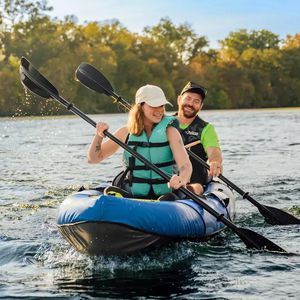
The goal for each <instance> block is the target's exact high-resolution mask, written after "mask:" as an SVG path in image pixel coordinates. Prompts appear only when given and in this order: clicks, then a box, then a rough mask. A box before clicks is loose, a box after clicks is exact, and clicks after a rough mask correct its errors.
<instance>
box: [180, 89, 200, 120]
mask: <svg viewBox="0 0 300 300" xmlns="http://www.w3.org/2000/svg"><path fill="white" fill-rule="evenodd" d="M202 106H203V103H202V97H201V95H199V94H197V93H193V92H186V93H184V94H183V95H182V96H179V97H178V110H179V115H183V116H184V117H185V118H194V117H195V116H196V115H197V114H198V112H199V111H200V110H201V108H202Z"/></svg>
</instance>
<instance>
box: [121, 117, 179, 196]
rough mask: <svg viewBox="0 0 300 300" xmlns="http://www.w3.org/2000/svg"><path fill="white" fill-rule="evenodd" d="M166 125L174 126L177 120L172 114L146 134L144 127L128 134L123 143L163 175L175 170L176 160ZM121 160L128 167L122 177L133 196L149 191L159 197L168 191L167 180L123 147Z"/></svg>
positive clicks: (145, 193) (147, 193) (149, 193)
mask: <svg viewBox="0 0 300 300" xmlns="http://www.w3.org/2000/svg"><path fill="white" fill-rule="evenodd" d="M169 126H173V127H175V128H178V121H177V119H176V118H175V117H172V116H164V117H163V118H162V120H161V121H160V122H159V123H158V124H156V125H155V126H154V127H153V129H152V132H151V136H150V137H149V138H148V137H147V134H146V132H145V131H143V132H142V134H141V135H134V134H129V137H128V141H127V144H128V145H129V146H130V147H131V148H133V149H134V150H136V151H137V152H138V153H139V154H141V155H142V156H143V157H144V158H146V159H147V160H148V161H150V162H151V163H152V164H154V165H156V166H157V167H158V168H160V169H161V170H162V171H163V172H165V173H166V174H167V175H169V176H172V175H173V174H174V173H176V163H175V161H174V157H173V153H172V150H171V148H170V145H169V141H168V138H167V128H168V127H169ZM123 160H124V164H125V166H126V169H127V170H126V171H128V173H127V176H126V177H127V180H128V183H129V189H130V192H131V194H132V195H133V196H134V197H147V196H148V195H151V194H153V193H154V195H155V196H157V197H159V196H161V195H164V194H166V193H169V192H171V191H172V190H171V189H170V188H169V187H168V185H167V180H165V179H163V178H162V177H161V176H160V175H158V174H157V173H156V172H154V171H152V170H151V169H149V168H148V167H147V166H145V165H144V164H143V163H142V162H141V161H139V160H138V159H136V158H135V157H133V156H132V155H131V154H130V153H128V152H127V151H124V155H123Z"/></svg>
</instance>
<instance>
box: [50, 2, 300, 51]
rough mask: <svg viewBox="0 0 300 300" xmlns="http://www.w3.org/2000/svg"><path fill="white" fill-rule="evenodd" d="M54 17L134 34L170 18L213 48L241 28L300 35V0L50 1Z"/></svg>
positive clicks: (284, 35)
mask: <svg viewBox="0 0 300 300" xmlns="http://www.w3.org/2000/svg"><path fill="white" fill-rule="evenodd" d="M48 4H49V5H51V6H53V11H52V12H51V13H50V15H51V16H52V17H58V18H59V19H62V18H63V17H64V16H66V15H75V16H76V17H77V18H78V22H79V23H84V22H85V21H104V20H110V19H118V20H119V21H120V22H121V23H122V25H124V26H125V27H126V28H128V29H129V30H130V31H132V32H137V33H142V32H143V28H144V27H146V26H153V25H156V24H158V22H159V20H160V19H161V18H165V17H168V18H170V19H171V21H172V22H173V23H174V24H176V25H179V24H183V23H189V24H190V25H191V27H192V29H193V30H194V31H195V32H196V33H197V34H198V35H200V36H202V35H204V36H206V37H207V38H208V40H209V43H210V47H212V48H218V46H219V43H218V41H219V40H222V39H224V38H225V37H227V36H228V35H229V33H230V32H232V31H237V30H239V29H248V30H261V29H266V30H270V31H272V32H273V33H275V34H278V35H279V37H280V38H285V37H286V36H287V35H288V34H290V35H294V34H296V33H300V0H173V1H172V0H84V1H82V0H81V1H78V0H48Z"/></svg>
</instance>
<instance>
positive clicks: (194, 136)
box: [179, 116, 208, 185]
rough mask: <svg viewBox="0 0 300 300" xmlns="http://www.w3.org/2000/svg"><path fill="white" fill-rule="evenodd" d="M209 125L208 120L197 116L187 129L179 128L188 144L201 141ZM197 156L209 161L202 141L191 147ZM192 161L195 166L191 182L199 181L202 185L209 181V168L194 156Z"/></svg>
mask: <svg viewBox="0 0 300 300" xmlns="http://www.w3.org/2000/svg"><path fill="white" fill-rule="evenodd" d="M207 125H208V123H207V122H205V121H204V120H202V119H201V118H199V117H198V116H196V118H195V119H194V120H193V122H192V123H191V124H190V125H189V126H188V127H187V128H185V129H181V128H179V132H180V134H181V137H182V140H183V143H184V144H185V145H188V144H190V143H193V142H196V141H201V134H202V131H203V129H204V128H205V127H206V126H207ZM190 150H191V151H192V152H194V153H195V154H196V155H197V156H199V157H200V158H202V159H203V160H204V161H207V154H206V152H205V150H204V147H203V145H202V144H201V143H199V144H197V145H195V146H193V147H191V149H190ZM190 161H191V163H192V167H193V173H192V176H191V181H190V182H191V183H194V182H198V183H201V184H202V185H203V184H205V183H207V180H208V175H207V170H206V168H205V167H203V166H202V165H201V164H200V163H199V162H197V161H196V160H195V159H194V158H192V157H190Z"/></svg>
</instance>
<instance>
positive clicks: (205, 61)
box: [0, 0, 300, 116]
mask: <svg viewBox="0 0 300 300" xmlns="http://www.w3.org/2000/svg"><path fill="white" fill-rule="evenodd" d="M51 9H52V8H51V7H49V6H48V4H47V1H41V2H36V1H34V2H33V1H30V0H14V1H13V0H0V115H1V116H13V115H40V114H43V115H49V114H50V115H53V114H65V109H64V108H62V107H60V106H59V105H56V104H55V102H54V101H44V100H43V101H41V100H39V99H36V98H35V97H34V96H31V95H30V96H29V95H26V94H25V93H24V89H23V87H22V85H21V83H20V80H19V70H18V69H19V61H20V58H21V57H22V56H25V57H26V58H28V59H29V60H30V61H31V62H32V63H33V64H34V65H35V67H37V68H38V69H39V70H40V71H41V72H42V74H44V75H45V76H46V77H47V78H48V79H49V80H50V81H51V82H52V83H53V84H54V85H55V86H56V87H57V88H58V89H59V91H60V92H61V94H62V95H63V96H64V97H65V98H66V99H69V100H72V102H74V103H75V105H76V106H78V107H79V108H80V109H81V110H84V111H85V112H88V113H110V112H117V111H121V110H120V108H118V107H117V106H116V105H112V104H111V100H110V99H109V98H108V97H107V96H103V95H99V94H96V93H94V92H91V91H89V90H87V89H86V88H85V87H83V86H82V85H81V84H79V83H78V82H76V81H75V80H74V71H75V70H76V68H77V67H78V65H79V64H80V63H81V62H88V63H90V64H92V65H93V66H95V67H96V68H98V69H99V70H101V71H102V72H103V74H105V76H106V77H107V78H108V79H109V81H110V82H111V83H112V85H113V87H114V89H115V91H116V92H117V93H118V94H120V95H122V97H123V98H125V99H127V100H128V101H129V102H133V99H134V95H135V91H136V90H137V88H139V87H140V86H142V85H144V84H147V83H150V84H156V85H158V86H160V87H161V88H162V89H163V90H164V92H165V93H166V95H167V98H168V99H170V101H171V102H173V103H174V104H176V98H177V95H178V94H179V93H180V90H181V89H182V87H183V86H184V85H185V83H186V82H187V81H189V80H191V81H195V82H197V83H199V84H202V85H203V86H205V87H206V88H207V89H208V96H207V100H206V101H205V107H206V108H213V109H226V108H262V107H287V106H300V97H299V96H300V72H299V70H300V33H298V34H295V35H288V36H287V37H286V38H285V39H283V40H281V39H280V38H279V36H278V35H277V34H275V33H273V32H270V31H268V30H251V31H250V30H246V29H240V30H238V31H235V32H231V33H229V35H228V36H227V37H226V38H225V39H223V40H221V41H219V43H220V48H219V49H212V48H210V47H209V41H208V39H207V38H206V37H205V36H200V35H198V34H197V33H195V31H194V30H193V28H192V27H191V25H189V24H187V23H185V24H180V25H178V26H177V25H175V24H174V23H172V21H171V20H170V19H168V18H162V19H161V20H160V21H159V23H158V24H157V25H154V26H151V27H150V26H149V27H146V28H144V30H143V32H142V34H137V33H134V32H131V31H129V30H128V29H127V28H126V27H125V26H123V25H122V24H121V23H120V22H119V21H118V20H110V21H103V22H100V21H99V22H87V23H84V24H77V22H76V17H75V16H66V17H65V18H64V19H63V20H59V19H55V18H54V19H53V18H50V17H49V16H48V15H47V13H48V12H49V11H50V10H51Z"/></svg>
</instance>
